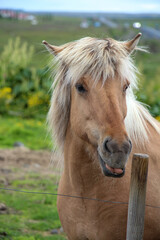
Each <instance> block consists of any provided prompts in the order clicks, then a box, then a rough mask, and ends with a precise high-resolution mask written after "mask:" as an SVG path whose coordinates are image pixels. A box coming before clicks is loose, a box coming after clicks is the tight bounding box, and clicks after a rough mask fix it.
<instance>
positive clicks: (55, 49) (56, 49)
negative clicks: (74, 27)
mask: <svg viewBox="0 0 160 240" xmlns="http://www.w3.org/2000/svg"><path fill="white" fill-rule="evenodd" d="M42 43H43V44H44V45H45V46H46V48H47V49H48V51H49V52H50V53H52V54H53V55H55V56H56V55H57V54H58V53H60V52H61V51H62V50H63V49H64V47H57V46H53V45H51V44H49V43H48V42H46V41H45V40H43V41H42Z"/></svg>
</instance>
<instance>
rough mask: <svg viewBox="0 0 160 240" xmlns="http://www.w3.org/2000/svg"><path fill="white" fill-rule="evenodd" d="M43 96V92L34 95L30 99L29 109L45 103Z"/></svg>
mask: <svg viewBox="0 0 160 240" xmlns="http://www.w3.org/2000/svg"><path fill="white" fill-rule="evenodd" d="M41 96H42V94H41V92H38V93H35V94H34V95H32V96H30V98H29V99H28V105H29V107H34V106H37V105H40V104H42V103H43V101H42V99H41Z"/></svg>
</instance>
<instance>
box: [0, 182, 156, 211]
mask: <svg viewBox="0 0 160 240" xmlns="http://www.w3.org/2000/svg"><path fill="white" fill-rule="evenodd" d="M0 190H5V191H14V192H20V193H29V194H40V195H53V196H60V197H67V198H77V199H83V200H91V201H97V202H103V203H108V204H123V205H128V202H119V201H110V200H104V199H98V198H90V197H80V196H72V195H68V194H61V193H51V192H34V191H26V190H20V189H13V188H1V187H0ZM145 206H146V207H150V208H160V206H153V205H150V204H146V205H145Z"/></svg>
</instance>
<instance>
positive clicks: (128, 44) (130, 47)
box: [125, 33, 142, 53]
mask: <svg viewBox="0 0 160 240" xmlns="http://www.w3.org/2000/svg"><path fill="white" fill-rule="evenodd" d="M141 36H142V33H138V34H137V35H136V36H135V38H133V39H132V40H130V41H127V42H125V47H126V49H127V51H128V52H129V53H131V52H133V50H134V49H135V47H136V46H137V44H138V42H139V40H140V38H141Z"/></svg>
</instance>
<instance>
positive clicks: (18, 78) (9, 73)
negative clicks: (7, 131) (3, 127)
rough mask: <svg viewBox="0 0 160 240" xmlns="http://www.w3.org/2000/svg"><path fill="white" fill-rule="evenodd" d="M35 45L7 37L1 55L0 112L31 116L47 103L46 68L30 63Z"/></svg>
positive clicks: (46, 105) (43, 109)
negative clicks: (34, 66)
mask: <svg viewBox="0 0 160 240" xmlns="http://www.w3.org/2000/svg"><path fill="white" fill-rule="evenodd" d="M33 53H34V48H33V46H28V44H27V43H26V42H24V43H22V42H21V40H20V38H18V37H17V38H16V40H15V41H14V40H13V39H10V40H9V41H8V43H7V44H6V46H5V47H4V50H3V52H2V54H1V57H0V62H1V64H0V113H1V114H2V113H3V114H4V113H7V114H8V113H9V114H15V115H22V116H25V117H32V116H35V115H38V114H40V115H42V112H46V111H47V110H48V106H49V99H50V96H49V93H48V92H49V88H50V85H51V83H50V78H49V76H48V74H47V72H48V68H44V69H42V70H37V69H35V68H33V67H30V65H31V62H32V60H33Z"/></svg>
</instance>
